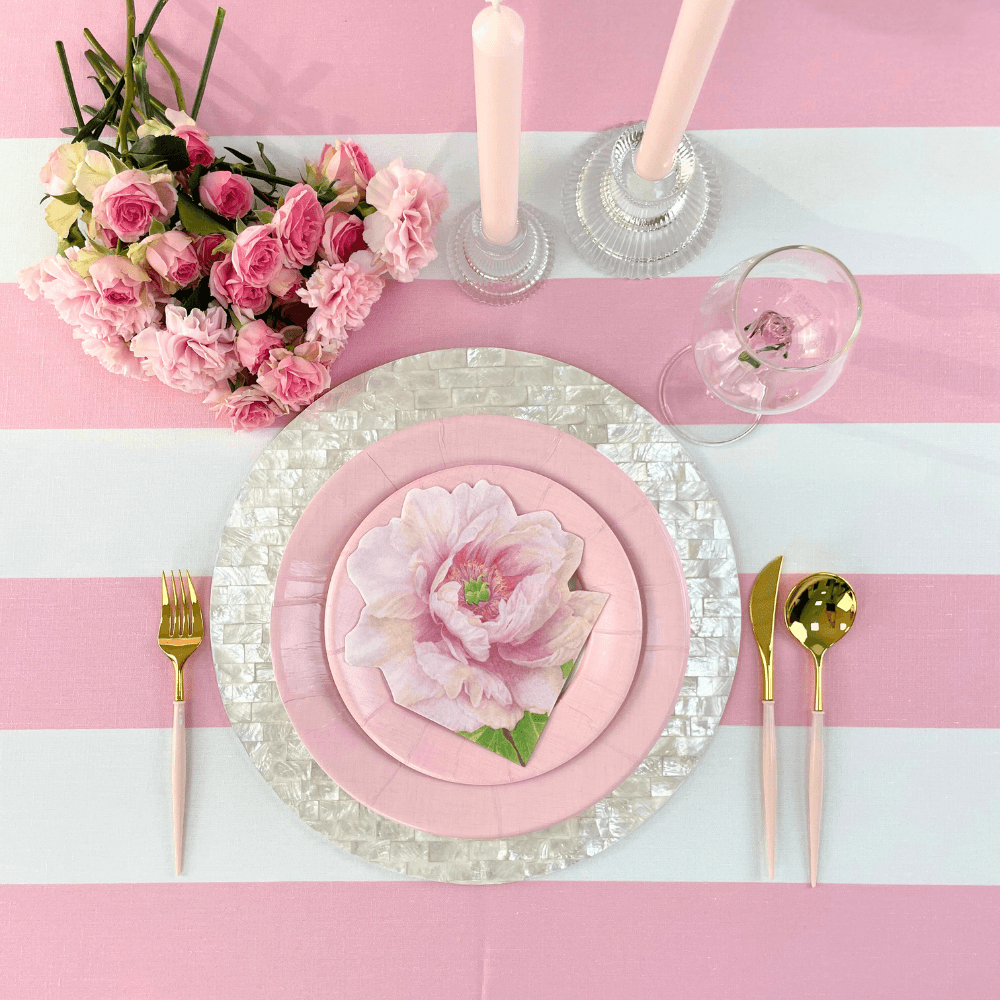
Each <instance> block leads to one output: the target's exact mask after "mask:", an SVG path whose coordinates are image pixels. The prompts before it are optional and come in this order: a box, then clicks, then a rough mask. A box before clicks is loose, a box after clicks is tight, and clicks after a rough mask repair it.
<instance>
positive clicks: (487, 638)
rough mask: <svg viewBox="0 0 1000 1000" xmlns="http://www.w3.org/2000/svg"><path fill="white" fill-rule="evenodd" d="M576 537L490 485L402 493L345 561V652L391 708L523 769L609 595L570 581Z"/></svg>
mask: <svg viewBox="0 0 1000 1000" xmlns="http://www.w3.org/2000/svg"><path fill="white" fill-rule="evenodd" d="M582 556H583V540H582V539H580V538H578V537H577V536H576V535H572V534H570V533H569V532H566V531H563V529H562V527H561V526H560V524H559V521H558V520H557V519H556V517H555V515H554V514H552V513H550V512H549V511H536V512H534V513H530V514H520V515H518V514H517V512H516V511H515V510H514V505H513V503H511V500H510V498H509V497H508V496H507V494H506V493H505V492H504V491H503V490H502V489H501V488H500V487H499V486H493V485H491V484H490V483H488V482H486V481H485V480H480V481H479V482H478V483H476V485H475V486H470V485H469V484H467V483H462V484H460V485H459V486H457V487H455V489H454V490H453V491H452V492H450V493H449V492H448V490H446V489H444V488H442V487H440V486H435V487H432V488H431V489H425V490H421V489H414V490H411V491H410V492H409V493H408V494H407V495H406V498H405V500H404V501H403V510H402V515H401V516H400V517H398V518H393V520H392V521H391V522H390V523H389V524H388V525H386V526H384V527H378V528H372V529H371V530H370V531H369V532H367V533H366V534H365V535H364V536H363V537H362V538H361V541H360V542H359V544H358V547H357V550H356V551H355V552H353V553H352V554H351V556H350V557H349V558H348V560H347V572H348V575H349V576H350V578H351V581H352V582H353V583H354V585H355V586H356V587H357V588H358V590H359V591H360V592H361V596H362V597H363V598H364V602H365V607H364V610H363V611H362V612H361V618H360V620H359V621H358V624H357V625H356V626H355V628H354V629H353V630H352V631H351V632H350V633H348V635H347V638H346V644H345V658H346V660H347V662H348V663H349V664H351V665H352V666H356V667H371V668H377V669H379V670H381V671H382V673H383V674H384V675H385V679H386V681H387V682H388V684H389V688H390V690H391V691H392V697H393V699H394V700H395V701H396V703H397V704H399V705H402V706H403V707H405V708H408V709H410V710H412V711H414V712H417V713H418V714H419V715H422V716H424V717H425V718H427V719H430V720H432V721H433V722H436V723H438V724H440V725H442V726H445V727H447V728H448V729H452V730H454V731H455V732H457V733H459V734H460V735H462V736H466V737H468V738H469V739H470V740H473V741H474V742H476V743H478V744H480V745H481V746H484V747H486V748H487V749H489V750H493V751H494V752H496V753H499V754H501V755H502V756H504V757H506V758H508V759H509V760H512V761H515V762H517V763H519V764H522V765H523V764H525V763H526V762H527V760H528V758H529V757H530V756H531V753H532V751H533V750H534V749H535V745H536V744H537V742H538V738H539V736H540V735H541V732H542V729H543V728H544V726H545V724H546V722H547V721H548V718H549V713H550V712H551V711H552V707H553V705H555V702H556V699H557V698H558V697H559V694H560V692H561V691H562V689H563V685H564V684H565V683H566V678H567V677H568V676H569V673H570V670H571V669H572V667H573V661H574V660H575V659H576V657H577V656H578V655H579V654H580V651H581V649H582V648H583V644H584V642H586V640H587V636H588V635H590V632H591V629H593V627H594V623H595V622H596V621H597V616H598V615H599V614H600V613H601V610H602V609H603V607H604V604H605V602H606V601H607V599H608V595H607V594H597V593H588V592H587V591H583V590H570V588H569V582H570V578H571V577H572V576H573V574H574V573H575V572H576V569H577V567H578V566H579V565H580V559H581V558H582Z"/></svg>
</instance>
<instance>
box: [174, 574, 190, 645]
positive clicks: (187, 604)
mask: <svg viewBox="0 0 1000 1000" xmlns="http://www.w3.org/2000/svg"><path fill="white" fill-rule="evenodd" d="M177 578H178V583H179V585H180V591H181V603H182V604H183V606H184V635H185V636H186V637H188V636H190V635H191V634H192V630H193V629H194V613H193V612H192V611H191V598H190V597H188V594H187V591H186V590H185V589H184V574H183V572H182V571H181V570H178V571H177Z"/></svg>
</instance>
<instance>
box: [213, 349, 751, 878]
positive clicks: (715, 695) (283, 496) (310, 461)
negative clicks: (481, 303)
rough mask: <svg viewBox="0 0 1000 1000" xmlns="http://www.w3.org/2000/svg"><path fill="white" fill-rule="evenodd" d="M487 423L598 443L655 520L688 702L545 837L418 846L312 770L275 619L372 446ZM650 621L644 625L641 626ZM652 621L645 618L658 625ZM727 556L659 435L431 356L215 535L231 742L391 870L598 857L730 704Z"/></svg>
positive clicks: (319, 421) (732, 589)
mask: <svg viewBox="0 0 1000 1000" xmlns="http://www.w3.org/2000/svg"><path fill="white" fill-rule="evenodd" d="M461 414H497V415H504V416H511V417H517V418H521V419H527V420H534V421H536V422H539V423H544V424H549V425H551V426H555V427H558V428H559V429H560V430H563V431H565V432H567V433H569V434H571V435H573V436H574V437H577V438H579V439H580V440H582V441H586V442H588V443H590V444H593V445H595V446H596V447H597V448H598V450H599V451H600V452H602V453H603V454H604V455H605V456H606V457H608V458H610V459H611V460H612V461H614V462H616V463H617V464H618V466H619V468H620V469H622V470H623V471H624V472H626V473H627V474H628V475H629V476H631V477H632V479H633V480H634V481H635V482H636V483H637V485H638V486H639V488H640V489H641V490H642V492H643V493H644V494H645V495H646V496H647V497H648V498H649V500H650V502H651V503H652V504H653V506H654V507H655V508H656V509H657V511H658V513H659V515H660V517H661V519H662V521H663V523H664V525H665V526H666V528H667V529H668V531H669V532H670V534H671V536H672V538H673V539H674V542H675V544H676V546H677V549H678V552H679V554H680V557H681V563H682V566H683V570H684V575H685V578H686V583H687V589H688V595H689V600H690V608H691V649H690V656H689V658H688V663H687V669H686V673H685V676H684V680H683V684H682V687H681V692H680V696H679V698H678V700H677V703H676V705H675V708H674V713H673V715H672V716H671V717H670V719H669V721H668V722H667V724H666V726H665V728H664V730H663V733H662V735H661V737H660V739H659V740H658V741H657V742H656V744H655V745H654V746H653V747H652V749H651V750H650V751H649V753H648V754H647V756H646V758H645V759H644V760H643V761H642V762H641V763H640V764H639V766H638V768H637V769H636V771H635V773H634V774H633V775H632V776H630V777H627V778H625V780H624V781H622V783H621V784H620V785H619V786H618V787H617V788H616V789H615V790H614V791H613V792H611V794H610V795H608V796H607V797H605V798H604V799H602V800H601V801H599V802H597V803H596V804H595V805H594V806H592V807H591V808H589V809H587V810H585V811H584V812H582V813H581V814H579V815H577V816H574V817H573V818H571V819H568V820H566V821H564V822H561V823H558V824H557V825H556V826H554V827H550V828H548V829H545V830H541V831H538V832H535V833H529V834H522V835H520V836H512V837H506V838H501V839H496V840H488V841H482V840H465V839H452V838H447V837H441V836H437V835H433V834H427V833H423V832H421V831H419V830H416V829H414V828H412V827H408V826H405V825H403V824H401V823H398V822H394V821H391V820H387V819H385V818H384V817H381V816H380V815H379V814H377V813H375V812H373V811H372V810H369V809H367V808H365V807H364V806H362V805H360V803H358V802H357V801H356V800H354V799H352V798H351V797H350V796H349V795H347V793H346V792H344V790H343V789H341V788H339V787H338V786H337V785H336V784H335V783H334V782H333V781H332V780H331V779H330V778H329V777H327V775H326V774H325V773H324V772H323V771H322V769H321V768H320V767H319V766H318V765H317V764H316V763H315V761H313V760H312V758H311V757H310V755H309V753H308V751H307V750H306V749H305V747H304V746H303V744H302V742H301V740H300V739H299V737H298V735H297V734H296V732H295V730H294V728H293V727H292V725H291V723H290V722H289V720H288V715H287V713H286V712H285V709H284V706H283V705H282V703H281V701H280V698H279V697H278V692H277V688H276V685H275V683H274V674H273V667H272V664H271V661H270V650H269V646H268V642H269V634H268V622H269V619H270V614H271V602H272V599H273V595H274V583H275V578H276V574H277V569H278V565H279V563H280V561H281V557H282V554H283V552H284V548H285V546H286V544H287V542H288V538H289V536H290V533H291V530H292V528H293V527H294V525H295V523H296V521H297V520H298V518H299V516H300V515H301V513H302V511H303V510H304V509H305V506H306V505H307V504H308V502H309V500H310V499H311V498H312V496H313V495H314V494H315V493H316V492H317V490H318V489H319V488H320V487H321V486H322V485H323V483H324V482H325V481H326V479H327V478H328V477H329V476H330V475H331V474H332V473H334V472H335V471H336V470H337V469H339V468H340V467H341V466H342V465H343V464H344V463H345V462H347V461H348V460H349V459H351V458H352V457H354V456H355V455H357V454H358V453H359V452H360V451H361V450H362V449H363V448H364V447H365V446H366V445H368V444H370V443H372V442H374V441H377V440H380V439H382V438H384V437H386V436H387V435H389V434H391V433H392V432H393V431H395V430H397V429H399V428H403V427H409V426H413V425H414V424H418V423H421V422H423V421H426V420H434V419H438V418H441V417H447V416H457V415H461ZM650 613H651V612H650V609H648V608H647V611H646V614H647V618H648V616H649V614H650ZM653 613H654V614H655V611H654V612H653ZM739 630H740V603H739V589H738V582H737V577H736V567H735V559H734V556H733V550H732V546H731V543H730V541H729V533H728V529H727V527H726V524H725V520H724V518H723V517H722V514H721V511H720V510H719V507H718V504H717V503H716V501H715V500H714V498H713V497H712V496H711V493H710V490H709V488H708V486H707V484H706V483H704V481H703V480H702V479H701V477H700V476H699V475H698V473H697V470H696V469H695V468H694V465H693V463H692V462H691V460H690V459H689V458H688V456H687V455H686V454H685V453H684V451H683V449H682V448H681V446H680V445H679V444H677V442H676V441H675V440H674V438H673V436H672V434H671V433H670V431H669V429H668V428H666V427H663V426H661V425H660V424H658V423H657V422H656V420H655V419H654V418H653V417H652V416H651V415H650V414H648V413H647V412H646V411H644V410H643V409H641V408H640V407H639V406H638V405H637V404H635V403H634V402H632V401H631V400H629V399H628V398H627V397H625V396H624V395H623V394H622V393H620V392H618V391H617V390H615V389H614V388H612V387H611V386H609V385H607V384H606V383H604V382H602V381H600V380H599V379H597V378H596V377H594V376H591V375H588V374H587V373H585V372H582V371H580V370H578V369H575V368H572V367H569V366H566V365H561V364H559V363H557V362H554V361H552V360H549V359H546V358H542V357H539V356H537V355H528V354H522V353H518V352H512V351H504V350H502V349H493V348H477V349H470V350H468V351H466V350H448V351H437V352H429V353H426V354H421V355H416V356H414V357H410V358H405V359H402V360H401V361H397V362H393V363H391V364H389V365H385V366H383V367H381V368H378V369H375V370H373V371H371V372H368V373H367V374H365V375H362V376H359V377H358V378H356V379H353V380H351V382H349V383H346V384H345V385H343V386H340V387H339V388H338V389H336V390H334V392H332V393H330V394H328V395H327V396H325V397H324V398H323V399H321V400H319V401H317V403H315V404H313V406H312V407H310V408H309V409H308V410H306V411H305V412H304V413H302V414H300V415H299V416H298V417H297V418H296V419H295V420H294V421H293V422H292V423H291V424H290V425H289V426H288V427H287V428H285V429H284V430H283V431H282V432H281V433H280V434H278V436H277V437H276V438H275V440H274V441H273V442H272V443H271V444H270V445H269V446H268V448H267V449H265V451H264V452H263V454H262V455H261V457H260V459H258V461H257V463H256V464H255V466H254V469H253V470H252V472H251V474H250V476H249V477H248V479H247V482H246V483H245V485H244V487H243V489H242V491H241V493H240V496H239V497H238V499H237V501H236V503H235V504H234V507H233V511H232V513H231V515H230V518H229V521H228V523H227V526H226V528H225V531H224V533H223V537H222V541H221V545H220V550H219V556H218V559H217V561H216V568H215V574H214V577H213V589H212V643H213V653H214V657H215V663H216V670H217V673H218V678H219V684H220V688H221V690H222V696H223V701H224V704H225V706H226V710H227V712H228V714H229V717H230V720H231V722H232V724H233V729H234V731H235V732H236V734H237V736H238V737H239V739H240V740H241V742H243V744H244V746H245V747H246V749H247V751H248V752H249V754H250V756H251V759H252V760H253V762H254V764H255V765H256V766H257V768H258V770H260V772H261V774H262V775H263V777H264V778H265V780H267V782H268V784H270V785H271V787H272V788H273V789H274V790H275V792H276V793H277V794H278V795H279V797H280V798H281V799H282V800H283V801H284V802H286V804H288V805H289V806H290V807H291V808H293V809H294V810H295V811H296V812H297V813H298V815H299V816H300V817H301V818H302V819H303V820H304V821H305V822H306V823H308V824H309V825H310V826H312V827H313V828H314V829H316V830H317V831H318V832H320V833H321V834H323V835H324V836H326V837H327V838H328V839H330V840H332V841H333V842H334V843H336V844H338V845H339V846H341V847H342V848H344V849H346V850H348V851H350V852H352V853H354V854H356V855H358V856H360V857H364V858H366V859H368V860H371V861H373V862H375V863H377V864H380V865H382V866H383V867H385V868H388V869H390V870H392V871H397V872H402V873H405V874H409V875H413V876H418V877H423V878H430V879H437V880H441V881H452V882H504V881H513V880H517V879H523V878H526V877H529V876H532V875H537V874H543V873H545V872H551V871H554V870H558V869H560V868H564V867H566V866H567V865H569V864H572V863H573V862H575V861H577V860H580V859H582V858H585V857H589V856H592V855H593V854H596V853H598V852H600V851H601V850H603V849H605V848H606V847H608V846H610V844H612V843H614V842H616V841H617V840H619V839H621V838H622V837H623V836H625V835H626V834H627V833H628V832H629V831H630V830H632V829H634V828H635V827H636V826H638V825H639V824H640V823H641V822H643V821H644V820H646V819H647V818H649V817H650V816H651V815H652V814H653V813H654V812H655V811H656V810H657V809H658V808H659V807H660V806H661V805H662V804H663V803H664V802H665V801H666V800H667V798H668V797H669V796H670V795H671V794H672V792H673V791H674V790H675V789H676V788H677V787H678V785H679V784H680V782H681V781H682V780H683V779H684V777H685V776H686V775H687V774H688V773H690V771H691V769H692V768H693V767H694V765H695V764H696V763H697V761H698V759H699V758H700V757H701V756H702V754H703V753H704V752H705V750H706V749H707V746H708V744H709V742H710V740H711V738H712V735H713V734H714V732H715V729H716V727H717V725H718V723H719V720H720V717H721V715H722V711H723V709H724V707H725V702H726V698H727V697H728V693H729V688H730V685H731V683H732V676H733V672H734V670H735V664H736V655H737V651H738V646H739Z"/></svg>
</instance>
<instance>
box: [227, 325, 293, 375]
mask: <svg viewBox="0 0 1000 1000" xmlns="http://www.w3.org/2000/svg"><path fill="white" fill-rule="evenodd" d="M284 343H285V340H284V337H282V335H281V334H280V333H278V331H277V330H274V329H272V328H271V327H269V326H268V325H267V324H266V323H265V322H264V321H263V320H262V319H255V320H253V321H252V322H250V323H247V324H246V325H245V326H243V327H241V328H240V332H239V333H238V334H237V336H236V356H237V357H238V358H239V359H240V364H241V365H243V367H244V368H249V369H250V371H251V372H253V373H254V374H255V375H256V374H257V369H258V368H260V366H261V364H262V363H263V362H264V361H265V360H266V359H267V356H268V354H269V353H270V352H271V349H272V348H275V347H282V346H283V345H284Z"/></svg>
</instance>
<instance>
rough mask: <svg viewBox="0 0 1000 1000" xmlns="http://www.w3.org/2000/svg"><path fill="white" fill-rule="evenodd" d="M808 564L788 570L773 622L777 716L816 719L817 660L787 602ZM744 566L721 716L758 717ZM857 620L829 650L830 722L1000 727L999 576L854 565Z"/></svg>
mask: <svg viewBox="0 0 1000 1000" xmlns="http://www.w3.org/2000/svg"><path fill="white" fill-rule="evenodd" d="M803 575H804V574H790V575H783V576H782V578H781V587H780V589H779V592H778V620H777V622H776V624H775V629H774V714H775V720H776V721H777V723H778V725H782V726H806V725H809V722H810V718H809V712H810V709H811V708H812V691H813V667H812V658H811V657H810V656H809V654H808V653H807V652H806V651H805V650H804V649H803V648H802V647H801V646H800V645H799V644H798V643H797V642H796V641H795V640H794V639H793V638H792V637H791V636H790V635H789V634H788V631H787V630H786V629H785V627H784V624H783V622H784V619H783V618H782V609H783V608H784V604H785V599H786V598H787V596H788V594H789V592H790V591H791V589H792V587H793V586H794V585H795V584H796V583H798V581H799V580H801V579H802V576H803ZM755 579H756V576H755V574H752V573H751V574H741V575H740V590H741V591H742V593H743V630H744V631H743V641H742V642H741V644H740V657H739V665H738V667H737V671H736V680H735V681H734V683H733V690H732V693H731V694H730V697H729V702H728V704H727V705H726V713H725V716H724V717H723V720H722V721H723V722H724V723H730V724H733V725H749V726H759V725H760V720H761V707H760V698H761V679H760V678H761V667H760V658H759V656H758V655H757V646H756V643H755V642H754V638H753V631H752V629H751V627H750V618H749V615H748V614H747V602H748V599H749V595H750V588H751V587H752V586H753V582H754V580H755ZM850 581H851V585H852V586H853V587H854V590H855V592H856V593H857V595H858V604H859V607H860V608H861V609H863V611H864V614H861V613H859V615H858V618H857V620H856V621H855V623H854V627H853V628H852V629H851V631H850V634H849V635H847V636H846V637H845V638H844V639H843V640H842V641H841V642H840V643H839V644H838V645H837V647H836V649H835V650H834V651H832V652H831V653H830V655H829V656H828V657H827V658H826V660H825V665H824V668H823V691H824V695H825V699H824V700H825V709H826V724H827V725H828V726H872V727H876V726H899V727H913V728H921V727H926V728H930V729H933V728H957V729H972V728H984V729H995V728H997V727H1000V670H998V669H997V650H998V649H1000V619H998V618H997V615H996V609H997V608H998V607H1000V576H953V575H944V574H942V575H889V574H868V573H866V574H858V573H852V574H850Z"/></svg>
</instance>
